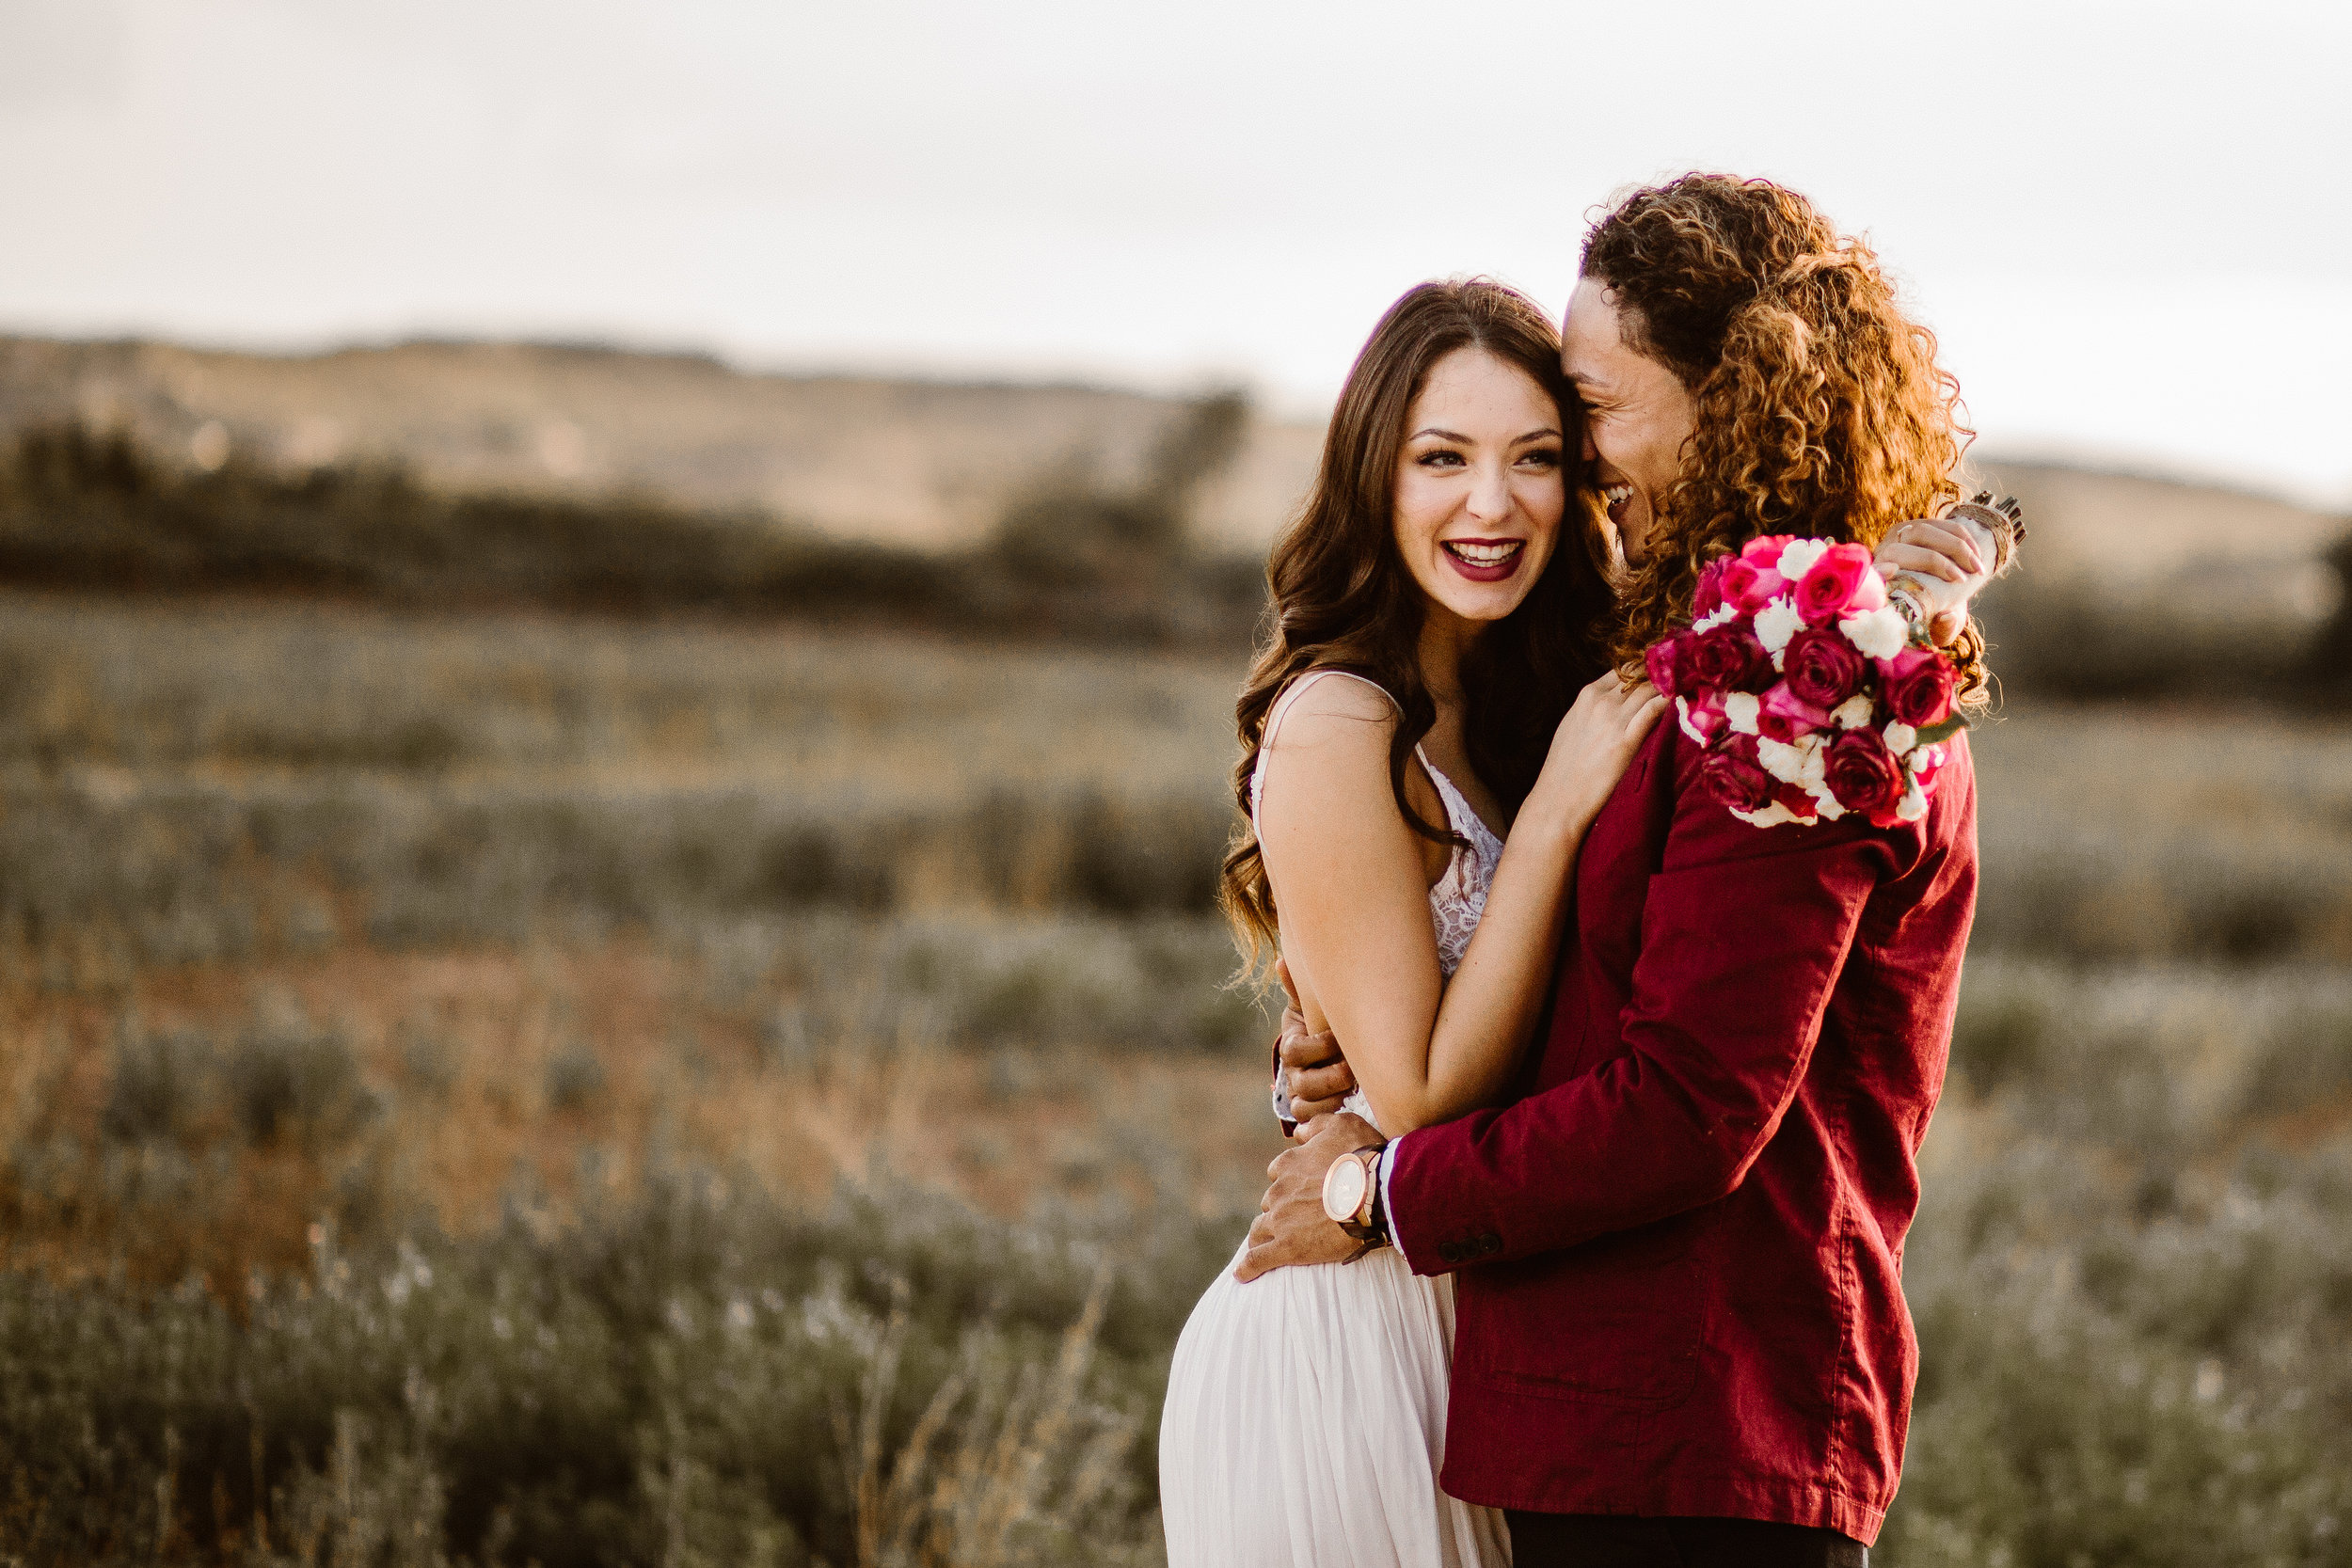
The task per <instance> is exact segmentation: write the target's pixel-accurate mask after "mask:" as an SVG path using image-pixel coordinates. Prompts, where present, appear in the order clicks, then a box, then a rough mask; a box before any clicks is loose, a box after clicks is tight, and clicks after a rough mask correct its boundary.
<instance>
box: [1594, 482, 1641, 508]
mask: <svg viewBox="0 0 2352 1568" xmlns="http://www.w3.org/2000/svg"><path fill="white" fill-rule="evenodd" d="M1600 499H1602V501H1604V502H1605V503H1607V505H1608V507H1609V510H1610V511H1612V512H1614V511H1615V510H1617V508H1619V507H1621V506H1623V505H1624V504H1625V503H1626V502H1628V501H1629V500H1631V499H1633V486H1632V485H1630V484H1612V485H1611V486H1609V488H1607V489H1606V490H1603V491H1602V492H1601V493H1600Z"/></svg>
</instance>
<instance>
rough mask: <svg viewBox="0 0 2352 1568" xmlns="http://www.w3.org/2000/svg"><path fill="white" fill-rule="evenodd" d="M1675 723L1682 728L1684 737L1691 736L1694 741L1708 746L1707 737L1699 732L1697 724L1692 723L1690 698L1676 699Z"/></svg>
mask: <svg viewBox="0 0 2352 1568" xmlns="http://www.w3.org/2000/svg"><path fill="white" fill-rule="evenodd" d="M1675 722H1677V723H1678V724H1680V725H1681V726H1682V733H1683V734H1684V735H1687V736H1690V737H1691V738H1692V739H1693V740H1695V741H1697V742H1698V743H1699V744H1700V745H1702V746H1704V745H1706V744H1707V736H1704V735H1702V734H1701V733H1700V732H1699V727H1698V726H1697V725H1696V724H1693V723H1692V722H1691V700H1690V699H1689V698H1688V697H1677V698H1676V699H1675Z"/></svg>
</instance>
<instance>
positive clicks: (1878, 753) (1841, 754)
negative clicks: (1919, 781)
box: [1821, 730, 1903, 827]
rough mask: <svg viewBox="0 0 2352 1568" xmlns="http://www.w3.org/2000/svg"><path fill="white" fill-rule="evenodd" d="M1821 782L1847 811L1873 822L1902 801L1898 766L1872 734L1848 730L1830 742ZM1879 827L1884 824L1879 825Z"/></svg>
mask: <svg viewBox="0 0 2352 1568" xmlns="http://www.w3.org/2000/svg"><path fill="white" fill-rule="evenodd" d="M1821 782H1822V783H1823V784H1827V785H1828V786H1829V792H1830V793H1831V794H1832V795H1835V796H1836V797H1837V803H1838V804H1839V805H1841V806H1844V807H1845V808H1846V809H1847V810H1848V811H1852V812H1860V813H1861V814H1862V815H1863V816H1867V817H1869V818H1870V819H1871V820H1872V821H1873V822H1877V821H1878V819H1879V818H1880V817H1881V816H1886V815H1887V814H1889V813H1891V812H1892V811H1893V810H1894V809H1895V807H1896V805H1897V803H1898V802H1899V801H1900V800H1902V798H1903V769H1902V764H1900V763H1899V762H1897V761H1896V760H1895V753H1894V752H1890V751H1888V750H1887V749H1886V741H1885V740H1884V739H1883V737H1882V736H1880V735H1879V732H1878V731H1876V730H1848V731H1847V732H1846V733H1845V734H1843V735H1841V736H1838V737H1837V738H1836V740H1834V741H1832V742H1830V747H1829V754H1828V755H1827V756H1826V757H1824V758H1823V759H1822V774H1821ZM1879 825H1880V826H1881V827H1884V826H1885V825H1886V824H1884V823H1883V822H1881V823H1879Z"/></svg>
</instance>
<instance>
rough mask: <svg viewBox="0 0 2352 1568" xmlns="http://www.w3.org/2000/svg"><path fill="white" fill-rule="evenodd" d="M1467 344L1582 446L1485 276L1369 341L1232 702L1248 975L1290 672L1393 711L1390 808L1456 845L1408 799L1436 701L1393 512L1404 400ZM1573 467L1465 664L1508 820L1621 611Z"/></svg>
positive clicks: (1510, 297)
mask: <svg viewBox="0 0 2352 1568" xmlns="http://www.w3.org/2000/svg"><path fill="white" fill-rule="evenodd" d="M1461 348H1480V349H1484V350H1486V352H1487V353H1489V354H1492V355H1494V356H1496V357H1498V358H1500V359H1502V360H1504V361H1505V362H1507V363H1509V364H1511V365H1514V366H1516V367H1517V368H1518V369H1519V370H1521V371H1523V372H1526V374H1527V376H1528V378H1529V379H1530V380H1532V381H1534V383H1535V385H1536V386H1538V387H1540V388H1543V390H1544V392H1545V395H1547V396H1548V397H1549V398H1550V399H1551V400H1552V402H1553V403H1554V404H1556V405H1557V406H1558V408H1559V411H1560V430H1561V435H1562V436H1563V437H1564V440H1565V451H1569V452H1574V451H1577V450H1578V448H1579V447H1580V446H1581V443H1582V438H1583V418H1582V410H1581V405H1580V404H1578V403H1577V401H1576V398H1575V396H1574V394H1573V393H1571V392H1570V391H1569V389H1568V387H1567V383H1566V381H1565V378H1564V377H1563V375H1562V373H1561V369H1560V337H1559V333H1558V331H1557V329H1556V328H1554V327H1553V325H1552V324H1551V322H1550V320H1549V318H1547V317H1546V316H1545V314H1544V312H1543V311H1542V310H1541V309H1538V308H1537V307H1536V306H1535V304H1534V302H1533V301H1532V300H1530V299H1528V298H1527V296H1526V295H1524V294H1521V293H1518V291H1516V290H1514V289H1511V288H1508V287H1506V286H1505V285H1503V284H1501V283H1498V282H1496V281H1494V280H1493V279H1491V278H1486V277H1472V278H1468V279H1455V280H1451V281H1446V282H1437V283H1423V284H1421V285H1419V286H1418V287H1416V288H1413V289H1411V290H1409V291H1407V292H1406V293H1405V294H1404V295H1403V296H1402V297H1400V298H1399V299H1398V300H1397V302H1396V303H1395V304H1394V305H1391V307H1390V308H1389V310H1388V313H1387V314H1386V315H1384V316H1382V317H1381V318H1380V324H1379V325H1377V326H1375V327H1374V328H1373V331H1372V336H1371V337H1370V338H1369V339H1368V340H1366V341H1365V343H1364V346H1363V349H1362V351H1361V352H1360V353H1359V354H1358V355H1357V356H1356V363H1355V366H1354V368H1353V369H1351V370H1350V371H1349V372H1348V376H1347V384H1346V386H1345V387H1343V388H1342V389H1341V391H1340V399H1339V403H1338V405H1337V406H1336V407H1335V408H1334V409H1333V411H1332V414H1331V424H1330V428H1329V429H1328V431H1327V432H1326V434H1325V436H1324V442H1323V459H1322V464H1321V466H1320V467H1319V468H1318V470H1317V472H1316V475H1315V483H1314V488H1313V489H1312V490H1311V491H1310V492H1309V493H1308V496H1307V499H1306V502H1305V504H1304V505H1303V506H1302V507H1301V509H1300V511H1299V514H1298V515H1297V517H1296V518H1295V520H1294V521H1293V522H1292V524H1291V526H1290V527H1289V528H1288V529H1287V530H1285V531H1284V532H1283V534H1282V536H1281V538H1280V539H1279V540H1278V541H1277V542H1276V544H1275V546H1274V549H1273V552H1272V554H1271V555H1270V556H1269V558H1268V560H1267V562H1266V586H1267V588H1268V590H1269V592H1270V595H1271V599H1272V604H1271V606H1270V609H1269V612H1268V620H1269V626H1268V630H1267V632H1266V636H1265V640H1264V641H1263V644H1262V645H1261V646H1260V648H1259V650H1258V656H1257V658H1256V661H1255V662H1254V663H1253V664H1252V665H1251V667H1250V671H1249V677H1248V681H1247V682H1246V683H1244V685H1243V688H1242V692H1241V696H1240V699H1239V700H1238V701H1237V702H1236V703H1235V704H1234V706H1233V720H1234V727H1235V729H1236V730H1237V731H1238V732H1239V735H1240V737H1241V760H1240V761H1239V762H1238V763H1236V764H1235V765H1234V767H1233V797H1234V800H1235V801H1236V802H1237V803H1238V804H1239V805H1240V807H1241V815H1242V820H1241V824H1240V827H1239V828H1238V830H1237V831H1236V832H1235V834H1234V837H1233V841H1232V847H1231V849H1230V851H1229V853H1228V854H1227V855H1226V857H1225V863H1224V865H1223V868H1222V871H1221V876H1220V881H1219V896H1220V902H1221V903H1222V904H1223V905H1224V908H1225V912H1226V916H1227V918H1228V919H1229V920H1231V921H1232V926H1233V930H1234V935H1235V937H1236V938H1237V939H1238V941H1239V942H1240V944H1241V947H1242V950H1243V954H1244V958H1245V962H1246V969H1245V973H1247V972H1248V970H1251V969H1254V968H1255V967H1256V963H1257V960H1258V959H1259V958H1261V957H1262V956H1263V954H1264V952H1265V951H1266V950H1267V949H1268V948H1269V947H1271V946H1272V945H1274V943H1275V942H1276V941H1277V937H1278V920H1277V916H1276V912H1275V908H1274V889H1273V886H1272V884H1271V883H1269V882H1268V881H1267V879H1266V874H1265V863H1264V862H1263V859H1262V858H1261V857H1260V855H1259V852H1258V840H1257V835H1256V833H1255V832H1253V831H1252V830H1251V827H1250V823H1249V807H1250V800H1249V784H1250V780H1251V778H1252V777H1253V776H1254V775H1255V774H1256V772H1257V768H1258V752H1259V749H1260V747H1261V746H1262V745H1263V740H1264V736H1265V721H1266V715H1267V712H1268V711H1269V710H1270V709H1271V708H1272V707H1273V705H1274V702H1275V699H1276V697H1277V696H1279V694H1280V692H1281V690H1282V688H1283V687H1285V686H1287V685H1288V684H1289V683H1290V682H1291V681H1292V680H1294V679H1295V678H1296V677H1297V676H1299V675H1301V674H1303V673H1306V672H1308V671H1310V670H1314V669H1340V670H1349V671H1353V672H1355V673H1359V674H1361V675H1364V676H1366V677H1367V678H1369V679H1371V680H1374V681H1376V682H1377V683H1378V684H1379V685H1380V686H1382V687H1383V688H1385V689H1387V690H1388V693H1389V695H1390V696H1391V697H1393V698H1395V699H1396V703H1397V706H1398V708H1399V710H1400V714H1401V717H1400V718H1399V720H1398V722H1397V725H1396V729H1395V732H1394V734H1393V735H1392V736H1391V739H1390V743H1389V783H1390V786H1391V789H1392V790H1393V792H1394V793H1395V796H1396V803H1397V809H1398V810H1399V811H1400V812H1402V813H1403V814H1404V816H1405V820H1406V823H1408V824H1409V825H1410V826H1411V827H1412V828H1413V830H1414V831H1415V832H1419V833H1421V834H1422V836H1424V837H1426V838H1431V839H1435V840H1438V841H1439V842H1454V839H1455V835H1454V834H1453V833H1452V832H1448V831H1447V830H1446V829H1445V828H1444V827H1442V826H1440V825H1438V824H1436V823H1431V822H1427V821H1424V820H1422V817H1421V816H1420V814H1419V813H1418V812H1416V811H1414V809H1413V807H1412V805H1411V803H1410V801H1409V800H1407V799H1406V792H1405V764H1406V759H1407V758H1408V757H1410V756H1411V755H1412V754H1413V748H1414V746H1415V745H1417V744H1418V743H1419V742H1420V740H1421V738H1422V736H1425V735H1427V734H1428V733H1429V728H1430V726H1431V725H1432V724H1433V723H1434V722H1436V720H1437V705H1436V704H1435V703H1434V702H1433V701H1432V700H1431V698H1430V695H1429V689H1428V686H1427V685H1426V683H1424V682H1423V681H1422V673H1421V652H1420V649H1421V629H1422V604H1423V601H1422V591H1421V588H1420V587H1419V585H1418V584H1417V583H1415V581H1414V580H1413V576H1412V572H1411V570H1410V569H1409V568H1408V567H1407V566H1406V564H1405V560H1404V557H1403V556H1402V554H1401V553H1400V552H1399V551H1398V549H1397V546H1396V526H1395V498H1396V474H1397V464H1398V461H1399V454H1400V452H1401V451H1403V449H1404V445H1405V434H1406V420H1407V419H1408V418H1410V416H1411V413H1412V407H1413V400H1414V399H1415V398H1417V397H1419V396H1420V395H1421V391H1422V387H1423V385H1424V384H1425V383H1426V382H1427V381H1428V378H1429V372H1431V370H1432V369H1434V368H1435V367H1436V365H1437V364H1438V361H1439V360H1441V359H1443V358H1444V357H1445V356H1447V355H1449V354H1452V353H1453V352H1454V350H1456V349H1461ZM1577 467H1578V466H1577V465H1574V464H1568V465H1565V466H1564V472H1565V474H1566V475H1567V481H1568V503H1567V508H1566V511H1565V514H1564V515H1563V516H1562V518H1561V523H1560V542H1559V544H1558V546H1556V547H1555V548H1554V549H1553V551H1552V555H1551V559H1550V561H1549V562H1548V563H1547V565H1546V567H1545V569H1544V574H1543V576H1542V577H1540V578H1537V579H1536V580H1535V583H1534V586H1533V587H1532V588H1531V589H1530V590H1529V591H1528V594H1527V597H1526V599H1525V600H1523V601H1522V602H1521V603H1520V605H1519V607H1518V609H1517V610H1513V611H1512V612H1511V613H1510V614H1509V615H1507V616H1505V617H1503V618H1502V620H1501V621H1499V622H1497V623H1495V624H1494V625H1493V626H1489V627H1488V628H1486V632H1485V633H1484V634H1483V635H1482V636H1481V637H1480V638H1479V639H1478V641H1477V642H1476V644H1475V645H1474V646H1473V647H1472V649H1471V650H1470V654H1469V655H1468V657H1466V658H1465V659H1464V661H1463V667H1462V692H1463V705H1464V712H1463V732H1464V740H1465V743H1466V747H1467V749H1468V751H1469V752H1470V766H1471V768H1473V769H1475V770H1476V772H1477V775H1478V777H1479V779H1480V780H1481V781H1482V782H1483V783H1485V784H1486V785H1487V787H1488V788H1490V789H1492V790H1493V791H1494V792H1495V793H1496V794H1497V795H1499V796H1501V797H1502V799H1503V800H1505V801H1506V802H1507V803H1509V804H1510V805H1512V806H1514V807H1516V806H1517V805H1518V802H1519V801H1520V800H1524V799H1525V798H1526V796H1527V792H1528V790H1529V789H1531V788H1533V787H1534V783H1535V776H1536V774H1537V773H1539V772H1540V771H1541V770H1542V768H1543V762H1544V755H1545V752H1546V751H1547V750H1548V749H1549V746H1550V743H1551V736H1552V732H1553V731H1554V730H1555V729H1557V728H1558V727H1559V723H1560V720H1561V718H1562V717H1563V716H1564V715H1565V713H1566V712H1567V710H1568V705H1569V704H1570V703H1572V702H1573V701H1574V700H1575V697H1576V692H1577V690H1578V689H1579V688H1580V687H1581V686H1583V685H1584V684H1585V683H1586V682H1588V681H1590V680H1592V679H1593V678H1595V677H1596V676H1597V675H1598V674H1599V673H1601V672H1602V671H1603V670H1605V669H1607V668H1608V666H1609V660H1608V640H1609V633H1610V631H1611V629H1612V626H1613V620H1614V613H1615V612H1614V609H1613V603H1612V595H1611V591H1610V587H1609V583H1608V580H1607V578H1606V577H1605V575H1604V571H1603V565H1602V562H1603V559H1604V553H1603V546H1602V544H1601V538H1602V534H1601V520H1602V515H1603V514H1602V512H1601V509H1600V504H1599V499H1598V498H1597V496H1596V495H1595V494H1594V493H1593V490H1592V487H1591V486H1590V484H1588V483H1582V482H1581V480H1580V479H1579V477H1578V476H1577Z"/></svg>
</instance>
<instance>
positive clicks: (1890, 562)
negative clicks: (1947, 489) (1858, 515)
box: [1873, 517, 1993, 644]
mask: <svg viewBox="0 0 2352 1568" xmlns="http://www.w3.org/2000/svg"><path fill="white" fill-rule="evenodd" d="M1873 564H1874V565H1876V566H1877V567H1878V569H1879V576H1881V577H1883V578H1886V579H1887V580H1888V581H1890V582H1891V581H1893V580H1894V578H1895V577H1896V576H1897V574H1899V573H1909V574H1910V575H1911V576H1913V577H1915V578H1933V579H1935V580H1936V581H1939V582H1947V583H1951V584H1953V585H1954V586H1955V587H1956V588H1958V589H1959V594H1958V595H1957V596H1956V597H1952V598H1951V599H1950V602H1949V603H1939V606H1938V608H1937V610H1936V611H1935V613H1934V614H1933V615H1932V616H1931V617H1930V618H1929V621H1928V635H1929V637H1931V638H1932V639H1933V640H1934V641H1936V642H1937V643H1938V644H1943V643H1947V642H1949V641H1952V639H1954V638H1956V637H1958V636H1959V635H1960V629H1961V628H1962V627H1963V626H1966V625H1967V624H1968V601H1969V600H1970V599H1972V598H1974V597H1975V596H1976V594H1977V592H1978V590H1979V589H1981V588H1982V587H1983V586H1984V585H1985V584H1986V583H1988V582H1990V581H1992V580H1993V563H1992V562H1989V561H1986V560H1984V559H1982V557H1981V556H1980V555H1979V551H1978V549H1977V542H1976V541H1975V540H1974V539H1971V538H1970V537H1969V536H1968V532H1967V531H1966V530H1965V529H1963V528H1962V527H1961V526H1960V525H1959V524H1958V523H1956V522H1953V521H1952V520H1950V519H1949V518H1943V517H1914V518H1913V519H1912V520H1911V521H1909V522H1907V523H1898V524H1896V525H1895V526H1894V527H1893V528H1891V529H1888V530H1887V531H1886V537H1885V538H1884V539H1883V540H1881V541H1880V542H1879V553H1878V559H1877V561H1876V562H1873ZM1936 597H1937V599H1938V600H1939V601H1941V600H1944V599H1945V598H1946V597H1947V595H1946V594H1937V595H1936Z"/></svg>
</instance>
